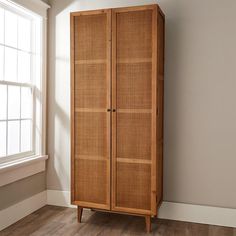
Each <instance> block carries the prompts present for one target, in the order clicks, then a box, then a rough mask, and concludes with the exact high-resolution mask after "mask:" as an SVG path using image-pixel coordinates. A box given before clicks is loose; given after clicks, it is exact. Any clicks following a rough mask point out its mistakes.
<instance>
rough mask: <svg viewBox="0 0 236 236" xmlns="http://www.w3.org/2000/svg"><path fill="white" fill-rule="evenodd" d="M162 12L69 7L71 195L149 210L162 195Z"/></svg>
mask: <svg viewBox="0 0 236 236" xmlns="http://www.w3.org/2000/svg"><path fill="white" fill-rule="evenodd" d="M163 84H164V15H163V13H162V11H161V10H160V8H159V6H158V5H147V6H139V7H127V8H116V9H104V10H95V11H84V12H74V13H71V202H72V204H75V205H77V206H78V220H79V221H80V220H81V216H82V209H83V208H84V207H86V208H93V209H99V210H106V211H113V212H120V213H129V214H136V215H141V216H145V218H146V227H147V231H150V227H151V225H150V222H151V219H150V218H151V216H156V215H157V210H158V206H159V205H160V202H161V200H162V162H163Z"/></svg>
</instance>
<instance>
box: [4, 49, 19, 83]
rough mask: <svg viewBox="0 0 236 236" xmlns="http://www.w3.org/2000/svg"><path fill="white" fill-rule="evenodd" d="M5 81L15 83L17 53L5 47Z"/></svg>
mask: <svg viewBox="0 0 236 236" xmlns="http://www.w3.org/2000/svg"><path fill="white" fill-rule="evenodd" d="M5 80H7V81H13V82H16V81H17V51H16V50H15V49H12V48H7V47H5Z"/></svg>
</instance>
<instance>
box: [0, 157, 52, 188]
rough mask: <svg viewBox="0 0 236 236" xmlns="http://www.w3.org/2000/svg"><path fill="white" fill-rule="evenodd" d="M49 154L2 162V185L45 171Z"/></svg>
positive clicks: (0, 177)
mask: <svg viewBox="0 0 236 236" xmlns="http://www.w3.org/2000/svg"><path fill="white" fill-rule="evenodd" d="M47 159H48V156H47V155H41V156H31V157H25V158H20V159H18V160H14V161H10V162H5V163H2V164H0V187H1V186H4V185H7V184H10V183H12V182H15V181H17V180H20V179H23V178H26V177H29V176H31V175H34V174H37V173H40V172H42V171H45V169H46V160H47Z"/></svg>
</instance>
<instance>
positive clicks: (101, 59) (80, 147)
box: [73, 11, 111, 207]
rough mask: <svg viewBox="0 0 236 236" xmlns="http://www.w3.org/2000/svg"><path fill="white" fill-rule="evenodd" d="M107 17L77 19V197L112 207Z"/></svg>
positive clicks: (75, 37) (75, 57)
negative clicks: (110, 192)
mask: <svg viewBox="0 0 236 236" xmlns="http://www.w3.org/2000/svg"><path fill="white" fill-rule="evenodd" d="M108 17H109V16H108V13H107V12H106V11H105V12H97V13H95V12H92V13H91V15H89V13H87V14H81V15H77V16H75V17H74V28H73V29H74V110H75V115H74V165H75V167H74V178H75V179H74V183H75V186H74V191H75V192H74V196H75V201H81V202H85V203H86V204H87V205H88V204H89V203H91V204H92V203H96V204H106V205H107V207H109V201H110V199H108V196H109V195H108V191H109V189H110V186H109V185H110V182H109V179H110V173H109V167H110V164H108V163H109V162H108V161H107V160H108V159H109V158H110V157H109V153H110V150H108V149H109V143H108V142H109V140H110V135H109V134H108V130H109V128H110V127H108V124H109V121H108V120H109V116H108V114H107V112H106V109H107V107H108V105H109V103H110V101H109V100H108V93H109V85H108V83H109V79H110V78H108V76H109V74H108V73H107V71H108V69H109V68H107V67H108V66H109V64H108V63H107V59H110V53H109V52H108V48H109V47H110V46H109V43H108V42H109V39H108V37H109V33H108V32H110V30H111V29H110V28H109V27H108V22H109V21H110V19H108Z"/></svg>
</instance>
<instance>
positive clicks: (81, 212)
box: [77, 206, 83, 223]
mask: <svg viewBox="0 0 236 236" xmlns="http://www.w3.org/2000/svg"><path fill="white" fill-rule="evenodd" d="M77 210H78V222H79V223H81V219H82V214H83V207H80V206H78V209H77Z"/></svg>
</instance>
